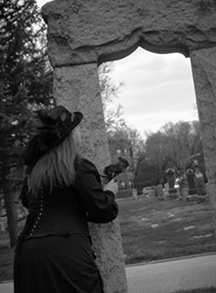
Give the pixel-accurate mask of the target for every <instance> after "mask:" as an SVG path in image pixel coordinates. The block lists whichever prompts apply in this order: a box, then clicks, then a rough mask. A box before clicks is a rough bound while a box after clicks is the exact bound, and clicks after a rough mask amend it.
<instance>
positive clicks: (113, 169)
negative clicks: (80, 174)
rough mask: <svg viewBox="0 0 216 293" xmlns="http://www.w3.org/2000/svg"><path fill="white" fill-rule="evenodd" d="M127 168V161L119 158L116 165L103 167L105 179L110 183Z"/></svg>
mask: <svg viewBox="0 0 216 293" xmlns="http://www.w3.org/2000/svg"><path fill="white" fill-rule="evenodd" d="M128 166H129V163H128V161H127V160H125V159H123V158H121V157H119V158H118V162H117V163H116V164H113V165H109V166H107V167H105V168H104V171H103V172H104V174H105V177H106V178H107V179H108V180H109V181H110V180H112V179H113V178H114V177H115V176H116V175H118V174H120V173H122V172H124V171H125V169H126V168H127V167H128ZM103 177H104V176H103Z"/></svg>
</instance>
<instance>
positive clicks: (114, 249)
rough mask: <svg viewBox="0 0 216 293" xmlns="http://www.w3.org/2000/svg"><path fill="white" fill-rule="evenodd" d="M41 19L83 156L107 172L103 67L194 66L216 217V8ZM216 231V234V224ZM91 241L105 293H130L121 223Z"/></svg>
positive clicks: (98, 9) (51, 14) (175, 4)
mask: <svg viewBox="0 0 216 293" xmlns="http://www.w3.org/2000/svg"><path fill="white" fill-rule="evenodd" d="M42 13H43V16H44V19H45V20H46V22H47V25H48V53H49V58H50V61H51V64H52V66H53V68H54V97H55V98H56V99H57V100H58V103H59V104H60V103H61V104H63V105H64V106H66V107H67V108H68V109H69V110H71V111H74V110H81V111H82V112H83V113H84V117H85V118H84V121H83V123H82V125H83V127H82V128H83V129H82V133H83V141H84V149H83V151H84V153H86V155H87V156H88V157H89V158H91V159H92V160H93V161H94V162H95V163H96V165H97V166H98V168H99V169H100V170H102V168H103V167H104V166H105V165H107V164H108V163H109V160H110V159H109V151H108V144H107V139H106V133H105V127H104V118H103V113H102V105H101V98H100V87H99V82H98V69H97V68H98V65H99V64H101V63H102V62H106V61H112V60H117V59H120V58H123V57H125V56H127V55H129V54H131V53H132V52H133V51H134V50H136V48H137V47H138V46H140V47H142V48H144V49H146V50H149V51H151V52H155V53H172V52H179V53H182V54H184V55H185V57H190V58H191V65H192V72H193V78H194V85H195V91H196V99H197V105H198V113H199V118H200V125H201V133H202V139H203V147H204V154H205V162H206V167H207V176H208V191H209V195H210V198H211V202H212V207H213V209H214V215H216V194H215V190H216V181H215V170H216V160H215V153H216V115H215V113H216V83H215V80H216V17H215V15H216V1H215V0H190V1H188V0H136V1H134V0H133V1H132V0H118V1H116V0H100V1H98V0H82V1H81V0H56V1H52V2H50V3H47V4H46V5H45V6H44V7H43V10H42ZM215 217H216V216H215ZM214 227H215V232H216V218H215V219H214ZM92 237H93V239H94V244H95V246H96V247H97V250H98V254H99V267H100V270H101V272H102V276H103V279H104V281H105V292H106V293H114V292H115V293H117V292H126V291H127V288H126V287H127V286H126V281H125V272H124V261H123V252H122V247H121V237H120V230H119V224H118V220H116V221H114V223H111V224H108V225H105V226H100V225H99V226H97V225H96V226H93V227H92Z"/></svg>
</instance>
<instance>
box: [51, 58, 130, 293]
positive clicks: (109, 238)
mask: <svg viewBox="0 0 216 293" xmlns="http://www.w3.org/2000/svg"><path fill="white" fill-rule="evenodd" d="M54 96H55V98H56V100H57V103H58V104H61V105H64V106H65V107H66V108H67V109H68V110H70V111H72V112H73V111H77V110H79V111H81V112H82V113H83V114H84V118H83V120H82V122H81V123H80V128H81V135H82V145H83V147H82V155H84V156H85V157H86V158H88V159H90V160H91V161H93V162H94V163H95V164H96V166H97V168H98V170H99V171H100V172H101V173H102V171H103V169H104V167H105V166H107V165H108V164H110V156H109V149H108V143H107V136H106V131H105V124H104V117H103V110H102V103H101V97H100V90H99V81H98V71H97V64H96V63H95V64H86V65H81V66H80V65H78V66H66V67H59V68H54ZM89 228H90V233H91V238H92V241H93V246H94V249H95V251H96V253H97V255H98V258H97V264H98V267H99V270H100V273H101V275H102V278H103V281H104V288H105V292H106V293H113V292H116V293H118V292H119V293H126V292H127V281H126V274H125V268H124V255H123V248H122V239H121V233H120V227H119V221H118V218H117V219H116V220H115V221H112V222H111V223H108V224H100V225H97V224H93V223H90V224H89Z"/></svg>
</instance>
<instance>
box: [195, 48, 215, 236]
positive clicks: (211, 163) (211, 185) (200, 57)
mask: <svg viewBox="0 0 216 293" xmlns="http://www.w3.org/2000/svg"><path fill="white" fill-rule="evenodd" d="M190 57H191V64H192V70H193V78H194V84H195V91H196V99H197V105H198V113H199V119H200V125H201V132H202V142H203V148H204V153H205V163H206V171H207V176H208V194H209V195H210V197H211V204H212V207H213V216H214V229H215V235H216V213H215V211H216V192H215V191H216V159H215V154H216V82H215V81H216V47H215V48H209V49H201V50H195V51H192V52H191V53H190Z"/></svg>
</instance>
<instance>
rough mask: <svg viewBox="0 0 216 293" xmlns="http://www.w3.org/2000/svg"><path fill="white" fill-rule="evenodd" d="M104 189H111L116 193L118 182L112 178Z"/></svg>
mask: <svg viewBox="0 0 216 293" xmlns="http://www.w3.org/2000/svg"><path fill="white" fill-rule="evenodd" d="M103 190H104V191H105V190H110V191H112V192H113V193H114V194H115V195H116V193H117V192H118V183H117V182H116V181H115V179H112V180H110V181H109V182H108V183H106V184H105V185H104V187H103Z"/></svg>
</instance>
